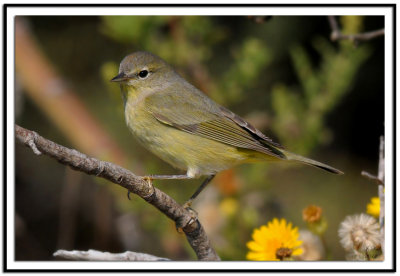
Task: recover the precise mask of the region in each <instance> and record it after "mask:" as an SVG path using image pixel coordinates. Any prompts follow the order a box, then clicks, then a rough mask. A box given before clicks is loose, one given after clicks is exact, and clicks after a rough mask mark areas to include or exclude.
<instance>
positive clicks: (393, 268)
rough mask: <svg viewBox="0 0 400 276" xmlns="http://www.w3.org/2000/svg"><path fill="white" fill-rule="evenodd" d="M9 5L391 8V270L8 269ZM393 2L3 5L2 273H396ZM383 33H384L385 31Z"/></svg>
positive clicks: (34, 5)
mask: <svg viewBox="0 0 400 276" xmlns="http://www.w3.org/2000/svg"><path fill="white" fill-rule="evenodd" d="M8 7H78V8H79V7H168V8H169V7H209V8H213V7H283V8H284V7H391V8H392V12H393V21H392V24H393V34H392V35H393V45H392V47H393V160H392V162H393V252H392V256H393V260H392V263H393V267H392V268H391V269H121V270H118V269H9V268H7V246H6V245H7V227H6V225H7V196H6V195H7V166H6V161H7V152H6V149H7V135H6V127H7V125H6V124H7V93H6V92H7V73H6V72H7V44H6V41H7V8H8ZM396 8H397V5H396V4H220V3H219V4H3V152H4V154H3V269H2V271H3V272H40V273H49V272H92V273H93V272H147V273H154V272H174V273H186V272H231V273H232V272H233V273H237V272H239V273H240V272H241V273H243V272H248V273H260V272H310V273H315V272H396V271H397V270H396V268H397V266H396V265H397V264H396V245H397V243H396V115H397V114H396V64H397V60H396V58H397V56H396V50H397V49H396V45H397V41H396V23H397V21H396V19H397V18H396ZM385 35H386V34H385Z"/></svg>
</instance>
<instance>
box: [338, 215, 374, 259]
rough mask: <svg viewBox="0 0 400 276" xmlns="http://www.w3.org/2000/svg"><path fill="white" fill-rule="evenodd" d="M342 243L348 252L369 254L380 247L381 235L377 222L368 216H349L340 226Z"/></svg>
mask: <svg viewBox="0 0 400 276" xmlns="http://www.w3.org/2000/svg"><path fill="white" fill-rule="evenodd" d="M339 237H340V238H341V240H340V242H341V244H342V246H343V247H344V249H346V250H347V251H351V250H356V251H359V252H363V253H364V252H367V251H368V250H372V249H376V248H379V247H380V243H381V235H380V233H379V224H378V223H377V221H376V220H375V219H374V218H373V217H371V216H369V215H366V214H359V215H353V216H347V217H346V218H345V220H344V221H342V223H341V224H340V228H339Z"/></svg>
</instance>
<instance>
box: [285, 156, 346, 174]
mask: <svg viewBox="0 0 400 276" xmlns="http://www.w3.org/2000/svg"><path fill="white" fill-rule="evenodd" d="M283 152H284V154H285V156H286V158H287V159H288V160H294V161H298V162H301V163H304V164H307V165H310V166H313V167H316V168H319V169H322V170H325V171H328V172H330V173H334V174H343V172H342V171H340V170H338V169H335V168H333V167H331V166H328V165H326V164H323V163H321V162H318V161H315V160H312V159H309V158H306V157H304V156H301V155H297V154H295V153H292V152H288V151H283Z"/></svg>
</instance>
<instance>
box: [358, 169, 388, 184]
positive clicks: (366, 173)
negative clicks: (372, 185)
mask: <svg viewBox="0 0 400 276" xmlns="http://www.w3.org/2000/svg"><path fill="white" fill-rule="evenodd" d="M361 175H362V176H364V177H366V178H368V179H370V180H373V181H375V182H376V184H378V185H383V184H384V183H383V182H382V181H381V180H380V179H379V177H377V176H376V175H373V174H371V173H369V172H367V171H362V172H361Z"/></svg>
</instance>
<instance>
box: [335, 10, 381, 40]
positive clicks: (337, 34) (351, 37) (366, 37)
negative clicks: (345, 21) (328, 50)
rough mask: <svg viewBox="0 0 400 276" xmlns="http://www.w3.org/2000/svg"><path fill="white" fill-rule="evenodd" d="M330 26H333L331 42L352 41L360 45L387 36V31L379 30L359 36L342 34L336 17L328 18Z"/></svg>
mask: <svg viewBox="0 0 400 276" xmlns="http://www.w3.org/2000/svg"><path fill="white" fill-rule="evenodd" d="M328 21H329V25H330V26H331V29H332V32H331V40H332V41H338V40H350V41H352V42H354V44H358V43H359V42H362V41H368V40H371V39H374V38H377V37H380V36H383V35H385V29H379V30H375V31H371V32H365V33H359V34H342V32H341V31H340V29H339V25H338V23H337V21H336V18H335V17H334V16H328Z"/></svg>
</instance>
